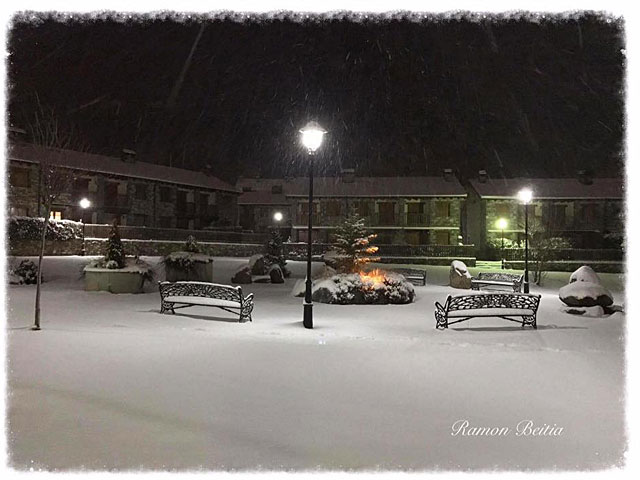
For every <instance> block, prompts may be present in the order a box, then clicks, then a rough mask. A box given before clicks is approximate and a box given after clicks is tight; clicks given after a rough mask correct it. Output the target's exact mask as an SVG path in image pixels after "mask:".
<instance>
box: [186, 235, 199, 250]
mask: <svg viewBox="0 0 640 480" xmlns="http://www.w3.org/2000/svg"><path fill="white" fill-rule="evenodd" d="M200 250H201V249H200V244H199V243H198V241H197V240H196V237H194V236H193V235H189V236H188V237H187V241H186V242H185V244H184V251H185V252H191V253H200Z"/></svg>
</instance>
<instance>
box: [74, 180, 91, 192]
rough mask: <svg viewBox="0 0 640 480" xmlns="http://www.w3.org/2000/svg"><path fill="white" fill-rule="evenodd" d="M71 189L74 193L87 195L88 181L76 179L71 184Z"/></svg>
mask: <svg viewBox="0 0 640 480" xmlns="http://www.w3.org/2000/svg"><path fill="white" fill-rule="evenodd" d="M73 189H74V190H75V191H76V193H87V192H88V191H89V179H88V178H76V179H75V181H74V182H73Z"/></svg>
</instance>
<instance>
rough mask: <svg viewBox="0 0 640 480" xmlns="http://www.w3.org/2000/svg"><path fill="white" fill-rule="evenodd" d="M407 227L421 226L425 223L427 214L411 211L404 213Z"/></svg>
mask: <svg viewBox="0 0 640 480" xmlns="http://www.w3.org/2000/svg"><path fill="white" fill-rule="evenodd" d="M406 219H407V220H406V225H407V227H423V226H426V225H427V215H426V214H425V213H412V212H409V213H407V215H406Z"/></svg>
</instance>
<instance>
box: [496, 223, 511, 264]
mask: <svg viewBox="0 0 640 480" xmlns="http://www.w3.org/2000/svg"><path fill="white" fill-rule="evenodd" d="M508 224H509V222H507V219H506V218H499V219H498V221H497V222H496V226H497V227H498V228H499V229H500V236H501V237H502V242H501V246H500V259H501V260H502V261H501V262H500V263H501V266H502V270H504V229H505V228H507V225H508Z"/></svg>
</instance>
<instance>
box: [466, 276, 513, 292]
mask: <svg viewBox="0 0 640 480" xmlns="http://www.w3.org/2000/svg"><path fill="white" fill-rule="evenodd" d="M522 277H523V276H522V275H518V274H517V273H502V272H481V273H479V274H478V276H477V277H473V278H472V279H471V289H472V290H480V287H481V286H485V287H508V288H509V289H510V290H513V291H514V292H521V291H522Z"/></svg>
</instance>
